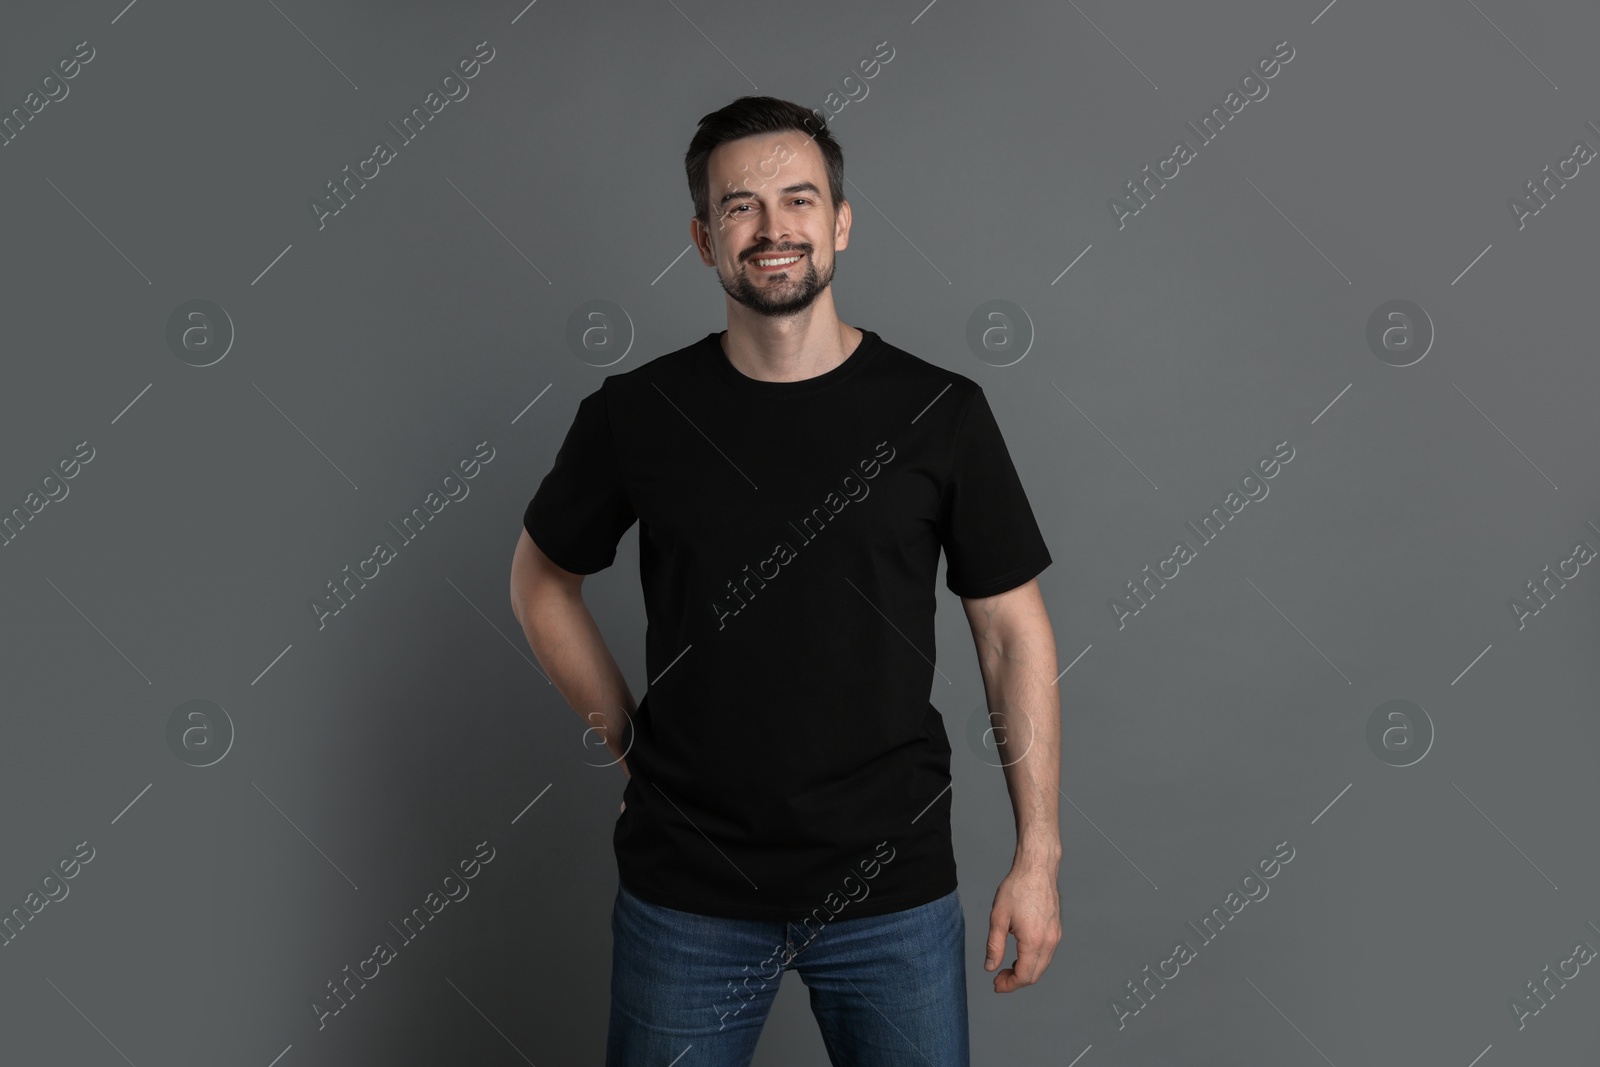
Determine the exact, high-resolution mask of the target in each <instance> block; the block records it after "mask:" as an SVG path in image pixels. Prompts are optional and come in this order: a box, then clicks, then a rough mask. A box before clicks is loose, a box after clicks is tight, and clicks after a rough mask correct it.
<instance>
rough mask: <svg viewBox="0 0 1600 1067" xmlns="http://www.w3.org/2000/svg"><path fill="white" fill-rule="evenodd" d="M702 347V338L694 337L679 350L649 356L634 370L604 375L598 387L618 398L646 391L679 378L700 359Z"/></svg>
mask: <svg viewBox="0 0 1600 1067" xmlns="http://www.w3.org/2000/svg"><path fill="white" fill-rule="evenodd" d="M705 346H706V337H704V336H702V337H698V338H696V339H695V340H693V341H691V342H689V343H688V344H686V345H684V346H683V347H682V348H678V349H674V350H673V351H671V352H666V353H663V354H662V355H659V356H653V357H651V358H650V359H647V360H645V361H644V362H643V363H641V364H639V365H638V366H637V367H633V368H631V369H629V370H620V371H615V372H613V373H611V374H608V375H606V378H605V380H604V381H602V382H601V383H600V386H601V388H603V389H605V390H606V391H607V392H609V393H610V394H611V395H612V396H622V395H624V394H628V393H634V392H637V391H638V390H640V389H649V388H650V386H651V383H654V382H664V381H668V380H672V379H679V378H682V377H683V376H684V375H686V374H688V373H689V371H690V369H691V368H692V367H693V366H694V364H695V362H696V361H697V360H699V359H702V358H704V356H705Z"/></svg>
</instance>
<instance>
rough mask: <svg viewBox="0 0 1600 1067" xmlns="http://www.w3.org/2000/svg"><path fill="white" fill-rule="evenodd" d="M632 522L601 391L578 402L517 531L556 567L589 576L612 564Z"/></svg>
mask: <svg viewBox="0 0 1600 1067" xmlns="http://www.w3.org/2000/svg"><path fill="white" fill-rule="evenodd" d="M636 518H637V516H635V514H634V511H633V504H632V502H631V501H630V500H629V499H628V494H627V491H626V487H625V486H624V485H623V482H622V471H621V468H620V467H619V466H618V463H617V449H616V442H615V441H614V440H613V438H612V435H611V420H610V415H609V413H608V411H607V405H606V397H605V387H604V386H602V387H601V388H599V389H596V390H595V391H594V392H592V393H590V394H589V395H588V396H586V397H584V398H583V399H582V400H581V401H579V403H578V411H577V414H575V415H574V416H573V418H572V425H571V426H570V427H568V428H567V436H566V439H565V440H564V441H562V442H561V448H560V450H558V451H557V452H556V459H555V463H554V464H553V465H552V466H551V468H550V471H549V473H548V474H546V475H545V476H544V481H542V482H540V483H539V488H538V490H537V491H535V493H534V494H533V499H532V500H530V501H528V507H527V509H526V510H525V511H524V512H523V514H522V526H523V528H524V529H525V530H527V531H528V536H529V537H531V538H533V541H534V544H536V545H538V546H539V549H540V550H541V551H542V552H544V554H545V555H546V556H548V557H550V561H551V562H552V563H554V564H555V565H556V566H558V567H560V568H561V569H562V570H565V571H570V572H571V573H573V574H593V573H594V572H595V571H600V570H604V569H605V568H607V567H609V566H611V564H612V562H613V561H615V559H616V557H617V542H619V541H620V540H622V535H623V534H624V533H627V531H628V527H630V526H632V525H633V523H634V520H635V519H636Z"/></svg>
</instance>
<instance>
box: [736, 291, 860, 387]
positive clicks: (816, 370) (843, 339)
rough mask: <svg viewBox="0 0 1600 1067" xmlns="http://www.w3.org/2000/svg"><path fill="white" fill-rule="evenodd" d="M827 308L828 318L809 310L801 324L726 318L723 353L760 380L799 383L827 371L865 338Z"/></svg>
mask: <svg viewBox="0 0 1600 1067" xmlns="http://www.w3.org/2000/svg"><path fill="white" fill-rule="evenodd" d="M815 310H816V309H813V311H815ZM828 310H829V314H828V315H827V316H826V318H824V316H822V315H820V314H812V315H810V316H808V317H807V320H808V321H804V322H802V321H800V320H799V319H798V318H794V319H788V320H778V319H771V318H767V317H759V318H757V319H756V320H755V321H754V322H751V321H747V320H744V319H739V318H733V317H730V318H729V321H728V330H727V332H726V333H724V334H722V337H721V341H722V351H723V352H724V353H726V354H727V357H728V362H730V363H732V364H733V366H734V369H736V370H737V371H739V373H741V374H743V375H744V376H745V377H747V378H755V379H758V380H760V381H767V382H797V381H803V380H804V379H806V378H815V377H817V376H818V375H820V374H826V373H827V372H828V371H830V370H832V369H833V368H835V367H837V366H838V365H839V364H841V363H843V362H844V361H845V360H846V359H848V358H850V354H851V353H852V352H854V351H855V350H856V346H857V345H859V344H860V343H861V341H862V338H863V336H864V335H863V334H862V332H861V331H860V330H858V329H856V328H855V327H854V326H850V325H847V324H845V323H843V322H840V321H839V317H838V316H837V315H835V314H833V313H832V309H831V308H830V309H828Z"/></svg>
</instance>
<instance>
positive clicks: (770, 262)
mask: <svg viewBox="0 0 1600 1067" xmlns="http://www.w3.org/2000/svg"><path fill="white" fill-rule="evenodd" d="M799 260H800V257H799V256H785V257H784V258H782V259H758V260H756V265H757V266H762V267H778V266H782V265H783V264H785V263H797V262H799Z"/></svg>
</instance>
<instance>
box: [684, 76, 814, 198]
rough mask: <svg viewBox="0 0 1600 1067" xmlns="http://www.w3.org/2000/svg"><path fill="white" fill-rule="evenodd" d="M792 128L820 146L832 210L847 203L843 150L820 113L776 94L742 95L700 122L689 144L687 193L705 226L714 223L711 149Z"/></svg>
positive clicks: (685, 162)
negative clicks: (710, 173) (712, 216)
mask: <svg viewBox="0 0 1600 1067" xmlns="http://www.w3.org/2000/svg"><path fill="white" fill-rule="evenodd" d="M781 130H794V131H795V132H797V133H800V134H803V135H805V136H806V137H808V138H810V139H811V140H813V141H816V142H817V147H818V148H820V149H821V150H822V159H823V162H824V164H825V165H826V167H827V171H828V192H829V194H830V195H831V197H832V199H833V209H834V211H838V210H839V204H840V202H841V201H843V200H844V150H843V149H841V148H840V147H839V142H838V141H836V140H834V138H833V134H832V133H831V132H829V130H828V124H827V121H826V120H825V119H823V118H822V116H821V115H820V114H818V113H817V112H815V111H809V110H807V109H806V108H803V107H801V106H800V105H799V104H795V103H791V102H789V101H788V100H779V99H778V98H777V97H775V96H741V97H740V98H739V99H737V100H735V101H734V102H733V103H731V104H729V105H728V106H726V107H724V108H720V109H718V110H716V111H713V112H711V114H709V115H706V116H705V117H704V118H702V119H701V120H700V128H699V129H698V130H696V131H695V135H694V137H693V138H692V139H691V140H690V141H689V151H688V153H687V154H686V155H685V156H684V157H683V166H684V170H686V171H687V172H688V175H689V195H690V196H691V197H693V198H694V214H695V217H696V218H697V219H699V220H700V222H701V224H702V225H705V226H710V225H711V190H710V188H709V185H708V177H707V175H708V172H709V170H710V162H711V150H712V149H714V148H716V147H717V145H719V144H722V143H723V142H724V141H737V140H738V139H739V138H741V137H750V136H752V135H754V134H759V133H775V132H778V131H781Z"/></svg>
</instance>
